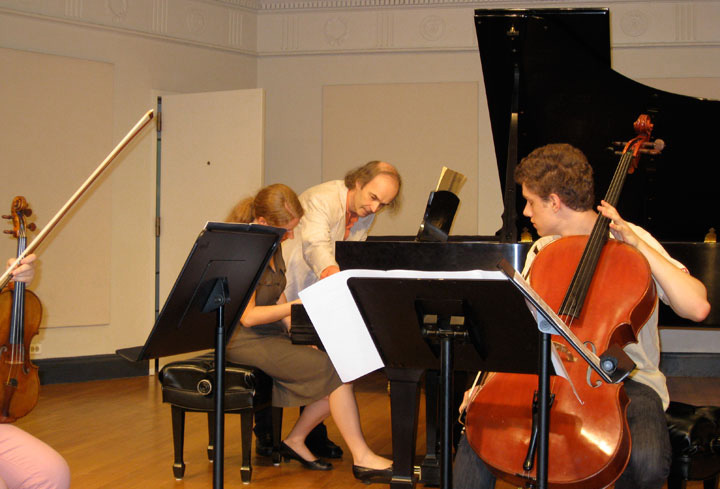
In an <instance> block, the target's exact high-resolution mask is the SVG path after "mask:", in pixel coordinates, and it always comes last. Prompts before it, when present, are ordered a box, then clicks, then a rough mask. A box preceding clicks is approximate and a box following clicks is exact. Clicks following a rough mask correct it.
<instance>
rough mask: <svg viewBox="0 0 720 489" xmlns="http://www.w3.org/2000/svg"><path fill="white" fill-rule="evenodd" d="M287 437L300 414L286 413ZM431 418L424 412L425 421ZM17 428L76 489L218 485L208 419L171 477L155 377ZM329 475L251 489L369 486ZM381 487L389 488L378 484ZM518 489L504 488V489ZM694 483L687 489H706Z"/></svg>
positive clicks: (367, 383)
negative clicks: (54, 455) (53, 456)
mask: <svg viewBox="0 0 720 489" xmlns="http://www.w3.org/2000/svg"><path fill="white" fill-rule="evenodd" d="M386 385H387V384H386V381H385V379H384V377H383V376H382V374H373V375H370V376H368V377H367V378H365V379H363V380H362V381H360V382H358V383H357V384H356V393H357V399H358V403H359V405H360V411H361V416H362V425H363V429H364V431H365V435H366V438H367V440H368V444H369V445H370V446H371V447H372V448H373V449H374V450H375V451H376V452H378V453H380V454H384V455H386V456H388V457H390V453H391V449H392V446H391V438H390V405H389V398H388V396H387V392H386ZM669 386H670V391H671V397H672V399H673V400H677V401H684V402H689V403H694V404H712V405H720V379H719V378H713V379H685V378H673V379H669ZM284 416H285V419H284V421H285V422H284V423H283V428H284V432H287V430H288V429H289V427H290V426H292V423H293V422H294V420H295V418H296V417H297V410H295V409H286V410H285V413H284ZM423 416H424V413H423V412H422V409H421V417H423ZM327 424H328V430H329V432H330V437H331V439H333V440H334V441H336V442H337V443H338V444H340V445H341V446H343V447H344V448H345V450H346V453H347V448H346V447H345V446H344V444H343V442H342V439H341V438H340V436H339V434H338V432H337V429H336V428H335V426H334V424H333V423H332V421H328V423H327ZM17 425H18V426H20V427H21V428H23V429H25V430H26V431H28V432H30V433H32V434H33V435H35V436H37V437H39V438H40V439H42V440H44V441H46V442H47V443H48V444H50V445H51V446H53V447H54V448H55V449H56V450H58V451H59V452H60V453H61V454H62V455H63V456H64V457H65V459H66V460H67V461H68V463H69V464H70V469H71V472H72V480H73V483H72V487H74V488H81V489H95V488H123V489H126V488H157V489H161V488H174V489H195V488H211V487H212V464H210V463H209V462H208V460H207V455H206V451H205V446H206V444H207V425H206V417H205V416H204V415H202V414H188V416H187V422H186V438H185V464H186V472H185V478H184V479H183V480H182V481H175V479H174V478H173V475H172V469H171V467H172V433H171V426H170V407H169V406H168V405H166V404H163V403H162V402H161V397H160V386H159V384H158V383H157V381H156V378H155V377H139V378H132V379H118V380H106V381H96V382H87V383H77V384H57V385H48V386H43V387H42V389H41V395H40V400H39V402H38V406H37V407H36V408H35V409H34V410H33V411H32V412H31V413H30V414H29V415H28V416H26V417H25V418H23V419H21V420H19V421H18V422H17ZM239 430H240V422H239V417H238V416H233V415H230V416H227V418H226V435H225V436H226V457H225V487H240V485H241V481H240V470H239V467H240V442H239ZM424 446H425V442H424V436H423V435H422V433H421V434H420V435H419V437H418V453H423V451H424ZM333 463H334V464H335V469H334V470H332V471H329V472H312V471H307V470H304V469H302V468H301V466H300V465H299V464H298V463H297V462H290V463H283V464H282V466H281V467H273V466H272V465H270V464H269V461H268V460H267V459H262V458H258V457H255V456H253V469H254V472H253V480H252V486H253V487H255V488H256V489H265V488H268V489H269V488H273V489H283V488H293V489H304V488H314V489H320V488H344V487H348V488H350V487H352V488H355V489H360V488H362V487H365V486H363V485H360V483H358V482H356V481H355V480H354V479H353V477H352V473H351V467H352V460H351V458H350V457H349V456H345V458H344V459H343V460H341V461H338V462H333ZM378 487H382V486H378ZM510 487H511V486H509V485H507V484H504V483H499V484H498V489H508V488H510ZM701 487H702V484H701V483H699V482H698V483H696V482H692V483H690V484H688V488H692V489H699V488H701Z"/></svg>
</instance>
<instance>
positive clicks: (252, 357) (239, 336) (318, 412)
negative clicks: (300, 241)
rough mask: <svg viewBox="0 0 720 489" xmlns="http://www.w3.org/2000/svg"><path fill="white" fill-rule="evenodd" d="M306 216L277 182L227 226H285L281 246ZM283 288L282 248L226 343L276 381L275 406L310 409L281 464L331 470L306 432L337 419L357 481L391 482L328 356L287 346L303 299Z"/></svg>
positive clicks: (283, 449)
mask: <svg viewBox="0 0 720 489" xmlns="http://www.w3.org/2000/svg"><path fill="white" fill-rule="evenodd" d="M302 215H303V209H302V206H301V205H300V201H299V200H298V198H297V195H295V192H293V191H292V190H291V189H290V188H289V187H287V186H286V185H282V184H275V185H270V186H268V187H265V188H263V189H262V190H260V191H259V192H258V193H257V195H256V196H255V197H250V198H247V199H244V200H242V201H241V202H239V203H238V204H237V205H236V206H235V208H234V209H233V211H232V213H231V214H230V216H229V218H228V221H232V222H243V223H255V224H264V225H269V226H274V227H279V228H285V229H286V230H287V232H286V233H285V236H284V237H283V238H282V240H281V241H284V240H285V239H288V238H292V237H293V228H295V226H297V224H298V222H299V221H300V218H301V217H302ZM284 289H285V263H284V261H283V258H282V253H281V251H280V247H278V249H277V251H276V252H275V254H274V255H273V256H272V258H271V259H270V262H269V264H268V267H267V268H266V269H265V271H264V272H263V274H262V277H261V278H260V281H259V282H258V285H257V288H256V289H255V292H254V293H253V295H252V297H251V298H250V301H249V302H248V305H247V307H246V309H245V312H244V313H243V315H242V317H241V318H240V324H241V325H242V326H243V327H238V328H236V329H235V332H234V334H233V336H232V338H231V339H230V341H229V342H228V346H227V359H228V360H229V361H231V362H237V363H245V364H250V365H253V366H255V367H257V368H259V369H261V370H263V371H264V372H265V373H267V374H268V375H269V376H270V377H272V379H273V394H272V397H273V399H272V403H273V406H280V407H293V406H305V409H304V410H303V411H302V412H301V414H300V417H299V418H298V420H297V422H296V423H295V426H293V428H292V430H291V431H290V433H289V434H288V436H287V437H286V438H285V440H283V442H282V443H281V445H280V453H281V455H282V457H283V459H284V460H288V459H295V460H297V461H298V462H300V463H301V464H302V465H303V467H305V468H306V469H310V470H330V469H332V464H330V463H329V462H326V461H324V460H323V459H320V458H317V457H316V456H315V455H313V453H312V452H311V451H310V450H309V449H308V448H307V446H306V445H305V437H306V436H307V435H308V433H309V432H310V431H311V430H312V429H313V428H314V427H315V426H316V425H317V424H319V423H320V422H321V421H323V420H324V419H325V418H327V417H328V416H329V415H330V414H332V417H333V419H334V421H335V424H336V425H337V427H338V429H339V431H340V434H341V435H342V437H343V439H344V440H345V443H346V444H347V446H348V448H349V449H350V452H351V454H352V457H353V475H354V476H355V478H356V479H358V480H361V481H363V482H382V483H389V482H390V478H391V477H392V462H391V461H390V460H388V459H386V458H383V457H380V456H379V455H377V454H375V453H374V452H373V451H372V450H371V449H370V447H368V445H367V443H366V442H365V438H364V436H363V433H362V429H361V427H360V416H359V413H358V408H357V403H356V402H355V394H354V392H353V386H352V384H345V383H343V382H342V381H341V380H340V378H339V377H338V374H337V372H336V371H335V368H334V367H333V365H332V363H331V362H330V358H329V357H328V356H327V354H326V353H325V352H323V351H320V350H318V349H316V348H313V347H309V346H304V345H294V344H292V342H291V341H290V336H289V334H288V333H289V330H290V307H291V304H292V303H299V301H293V302H288V301H287V300H286V298H285V294H284V293H283V290H284Z"/></svg>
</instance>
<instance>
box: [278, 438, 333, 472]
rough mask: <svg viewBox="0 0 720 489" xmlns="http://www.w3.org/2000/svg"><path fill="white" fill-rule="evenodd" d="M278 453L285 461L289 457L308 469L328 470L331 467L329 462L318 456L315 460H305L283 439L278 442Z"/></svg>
mask: <svg viewBox="0 0 720 489" xmlns="http://www.w3.org/2000/svg"><path fill="white" fill-rule="evenodd" d="M280 455H281V456H282V458H283V460H284V461H286V462H287V461H288V460H291V459H292V460H297V461H298V462H300V463H301V464H302V466H303V467H305V468H306V469H308V470H330V469H332V468H333V466H332V464H331V463H330V462H326V461H324V460H322V459H320V458H316V459H315V460H311V461H307V460H305V459H304V458H302V457H301V456H300V455H298V454H297V453H296V452H295V450H293V449H292V448H290V447H289V446H287V445H286V444H285V442H284V441H281V442H280Z"/></svg>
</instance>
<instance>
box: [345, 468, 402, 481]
mask: <svg viewBox="0 0 720 489" xmlns="http://www.w3.org/2000/svg"><path fill="white" fill-rule="evenodd" d="M352 470H353V476H355V478H356V479H357V480H359V481H360V482H362V483H363V484H373V483H378V484H390V481H391V480H392V475H393V467H392V465H391V466H390V467H387V468H384V469H371V468H368V467H361V466H359V465H353V469H352Z"/></svg>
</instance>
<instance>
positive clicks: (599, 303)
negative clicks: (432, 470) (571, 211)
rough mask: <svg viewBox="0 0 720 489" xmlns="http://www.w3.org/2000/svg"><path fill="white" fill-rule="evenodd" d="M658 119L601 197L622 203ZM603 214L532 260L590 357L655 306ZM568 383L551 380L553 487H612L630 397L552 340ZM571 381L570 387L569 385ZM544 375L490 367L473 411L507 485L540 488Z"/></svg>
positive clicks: (628, 333)
mask: <svg viewBox="0 0 720 489" xmlns="http://www.w3.org/2000/svg"><path fill="white" fill-rule="evenodd" d="M651 130H652V124H651V122H650V119H649V118H648V117H647V116H645V115H642V116H640V118H639V119H638V121H637V122H636V123H635V131H636V133H637V134H638V136H637V137H635V138H634V139H633V140H631V141H630V142H628V143H627V144H626V146H625V148H624V150H623V152H622V156H621V158H620V162H619V164H618V167H617V169H616V172H615V175H614V177H613V180H612V183H611V185H610V188H609V190H608V193H607V195H606V196H605V201H607V202H608V203H609V204H611V205H613V206H616V205H617V202H618V200H619V196H620V192H621V190H622V186H623V184H624V181H625V177H626V175H627V174H628V173H632V171H634V169H635V168H636V166H637V161H638V157H639V154H640V153H641V152H646V151H647V147H648V141H649V138H650V132H651ZM609 223H610V220H609V219H607V218H605V217H603V216H602V215H599V216H598V218H597V220H596V222H595V225H594V228H593V230H592V232H591V234H590V235H589V236H570V237H564V238H560V239H558V240H555V241H554V242H552V243H550V244H548V245H547V246H546V247H544V248H543V249H542V250H540V252H539V253H538V254H537V256H536V257H535V259H534V261H533V263H532V267H531V274H530V284H531V286H532V287H533V288H534V289H535V291H536V292H537V293H538V294H539V295H540V296H541V297H542V298H543V299H544V300H545V302H546V303H547V304H548V305H549V306H550V307H551V308H552V309H553V310H554V311H557V313H558V315H559V316H560V317H561V318H562V319H563V321H564V322H565V324H566V325H567V326H568V327H569V328H570V330H571V331H572V332H573V333H574V334H575V335H576V336H577V337H578V338H579V339H580V340H581V341H582V342H583V343H584V344H585V346H586V347H587V348H588V349H589V350H590V351H592V352H593V353H598V352H604V351H607V350H608V348H609V347H610V346H611V345H617V346H619V347H624V346H625V345H627V344H628V343H630V342H637V335H638V333H639V330H640V328H641V327H642V326H643V325H644V324H645V323H646V322H647V320H648V319H649V318H650V316H651V315H652V313H653V311H654V308H655V307H656V302H657V299H656V297H657V294H656V289H655V283H654V281H653V278H652V273H651V270H650V266H649V264H648V262H647V260H646V259H645V257H644V256H643V255H642V254H641V253H640V252H639V251H638V250H637V249H635V248H633V247H631V246H629V245H627V244H625V243H622V242H620V241H616V240H611V241H608V237H609ZM552 341H553V344H554V346H555V349H556V351H557V352H558V353H559V356H560V358H561V360H562V362H563V364H564V367H565V369H566V371H567V374H568V377H569V379H570V381H571V382H572V384H570V383H569V382H568V381H567V380H565V379H562V378H559V377H557V376H554V377H552V378H551V381H550V393H551V394H550V397H551V401H550V407H549V413H550V422H549V430H550V432H549V436H548V467H547V486H548V487H550V488H561V487H562V488H568V489H575V488H577V489H581V488H582V489H593V488H602V487H607V486H609V485H611V484H612V483H613V482H614V481H615V480H616V479H617V478H618V477H619V476H620V475H621V474H622V472H623V470H624V469H625V467H626V465H627V463H628V460H629V457H630V451H631V446H632V442H631V439H630V433H629V428H628V423H627V417H626V413H627V406H628V404H629V399H628V397H627V394H626V393H625V391H624V388H623V387H622V385H621V384H613V383H606V382H603V381H601V380H600V378H599V376H598V374H597V373H596V372H595V371H593V370H592V369H591V368H590V367H589V366H588V364H587V363H585V362H584V361H582V359H581V358H579V356H578V355H577V354H576V352H575V351H574V350H573V348H571V347H570V346H569V344H568V343H567V342H566V341H565V340H564V339H563V338H562V337H559V336H553V340H552ZM573 386H574V390H573ZM537 389H538V377H537V376H535V375H521V374H505V373H494V374H491V375H490V376H489V377H488V380H487V381H486V383H485V384H484V385H483V386H482V387H481V389H480V390H479V391H478V393H477V395H476V396H475V398H474V400H473V401H472V402H471V403H470V405H469V407H468V411H467V420H466V421H467V422H466V426H467V427H466V434H467V439H468V442H469V443H470V445H471V447H472V448H473V449H474V450H475V452H476V453H477V454H478V456H479V457H480V458H481V459H482V460H483V461H484V462H485V463H486V465H487V466H488V468H489V469H490V470H491V471H492V472H493V473H494V474H495V475H496V476H497V477H499V478H501V479H504V480H506V481H508V482H510V483H513V484H518V485H524V486H526V487H537V480H538V474H537V471H538V468H537V467H536V466H535V460H534V457H535V455H536V454H535V439H534V438H535V437H534V435H535V434H536V433H537V425H536V423H533V417H534V415H535V418H536V419H537V415H536V414H535V413H536V412H537V409H538V405H537V404H538V402H537Z"/></svg>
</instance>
